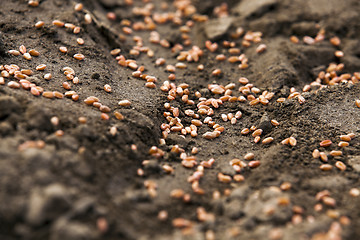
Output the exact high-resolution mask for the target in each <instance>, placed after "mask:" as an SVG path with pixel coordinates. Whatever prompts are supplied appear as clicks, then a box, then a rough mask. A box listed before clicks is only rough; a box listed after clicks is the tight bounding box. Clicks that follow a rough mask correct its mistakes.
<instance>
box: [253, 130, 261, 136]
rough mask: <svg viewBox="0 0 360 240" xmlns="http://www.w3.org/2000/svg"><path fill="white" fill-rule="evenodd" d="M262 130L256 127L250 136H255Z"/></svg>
mask: <svg viewBox="0 0 360 240" xmlns="http://www.w3.org/2000/svg"><path fill="white" fill-rule="evenodd" d="M262 132H263V130H262V129H256V130H255V131H254V132H253V133H252V136H253V137H256V136H260V135H261V134H262Z"/></svg>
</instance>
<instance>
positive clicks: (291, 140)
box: [289, 137, 296, 147]
mask: <svg viewBox="0 0 360 240" xmlns="http://www.w3.org/2000/svg"><path fill="white" fill-rule="evenodd" d="M289 144H290V145H291V146H293V147H295V146H296V139H295V138H294V137H289Z"/></svg>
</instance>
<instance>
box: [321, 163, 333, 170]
mask: <svg viewBox="0 0 360 240" xmlns="http://www.w3.org/2000/svg"><path fill="white" fill-rule="evenodd" d="M320 169H321V170H323V171H330V170H331V169H332V166H331V165H330V164H322V165H321V166H320Z"/></svg>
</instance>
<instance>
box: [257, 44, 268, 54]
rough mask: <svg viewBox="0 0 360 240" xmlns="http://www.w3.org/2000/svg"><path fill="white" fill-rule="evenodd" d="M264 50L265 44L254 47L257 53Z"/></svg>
mask: <svg viewBox="0 0 360 240" xmlns="http://www.w3.org/2000/svg"><path fill="white" fill-rule="evenodd" d="M265 50H266V45H265V44H260V45H259V46H258V47H257V48H256V52H257V53H263V52H264V51H265Z"/></svg>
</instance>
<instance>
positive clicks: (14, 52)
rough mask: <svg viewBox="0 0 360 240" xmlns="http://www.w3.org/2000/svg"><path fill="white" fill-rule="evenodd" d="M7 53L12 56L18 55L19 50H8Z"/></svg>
mask: <svg viewBox="0 0 360 240" xmlns="http://www.w3.org/2000/svg"><path fill="white" fill-rule="evenodd" d="M8 53H9V54H11V55H13V56H20V54H21V53H20V52H19V51H17V50H9V51H8Z"/></svg>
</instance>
